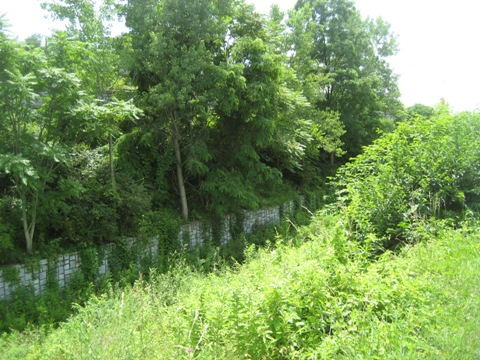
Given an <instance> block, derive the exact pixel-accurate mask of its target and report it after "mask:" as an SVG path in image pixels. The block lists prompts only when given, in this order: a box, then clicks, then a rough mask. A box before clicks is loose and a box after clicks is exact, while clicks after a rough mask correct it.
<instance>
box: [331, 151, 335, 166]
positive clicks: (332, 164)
mask: <svg viewBox="0 0 480 360" xmlns="http://www.w3.org/2000/svg"><path fill="white" fill-rule="evenodd" d="M330 165H331V166H332V167H333V166H335V154H334V153H333V152H332V153H330Z"/></svg>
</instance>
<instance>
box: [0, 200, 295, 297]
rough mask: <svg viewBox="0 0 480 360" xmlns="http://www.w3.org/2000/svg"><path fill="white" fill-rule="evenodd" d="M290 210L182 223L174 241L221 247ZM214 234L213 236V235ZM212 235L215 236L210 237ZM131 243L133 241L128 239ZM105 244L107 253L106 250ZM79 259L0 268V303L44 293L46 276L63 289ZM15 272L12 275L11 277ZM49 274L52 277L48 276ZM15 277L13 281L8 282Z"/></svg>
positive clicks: (154, 242) (153, 248)
mask: <svg viewBox="0 0 480 360" xmlns="http://www.w3.org/2000/svg"><path fill="white" fill-rule="evenodd" d="M293 209H294V202H293V201H289V202H286V203H284V204H283V205H280V206H273V207H269V208H265V209H261V210H255V211H245V212H243V213H241V214H240V215H228V216H226V217H224V218H223V219H220V220H218V221H219V222H220V223H219V224H204V223H201V222H198V221H195V222H191V223H188V224H184V225H182V226H181V227H180V231H179V233H178V240H179V241H180V243H182V244H184V245H186V243H187V242H188V244H189V245H190V247H192V248H194V247H195V246H199V245H202V244H204V243H205V242H206V241H207V240H209V239H210V240H212V239H215V238H216V239H217V241H218V242H220V243H221V244H226V243H227V242H228V241H230V240H231V238H232V232H234V231H233V229H234V228H235V229H240V230H242V231H243V233H244V234H248V233H251V232H252V231H253V230H254V229H255V227H264V226H267V225H271V224H277V223H279V221H280V219H281V218H282V215H283V214H287V213H290V212H291V211H293ZM215 232H216V233H215ZM214 233H215V234H214ZM131 241H135V239H131ZM109 246H111V245H106V247H107V251H108V247H109ZM158 247H159V244H158V239H151V241H150V242H149V244H148V245H147V247H146V249H145V252H146V253H151V254H152V255H156V254H157V252H158ZM107 258H108V257H106V258H105V259H103V261H102V263H101V265H100V267H99V268H98V274H99V275H101V274H105V273H106V272H107V271H108V270H109V269H108V259H107ZM81 262H82V259H81V256H80V254H79V253H78V252H74V253H70V254H63V255H59V256H58V258H57V259H56V261H50V262H49V261H47V260H46V259H44V260H40V261H39V262H38V264H35V266H33V268H32V266H30V267H29V266H28V265H25V264H18V265H12V266H9V267H8V268H7V267H3V268H0V300H5V299H7V300H8V299H10V298H11V294H12V291H14V290H15V289H16V288H17V287H18V286H25V285H32V286H33V288H34V290H35V295H40V294H43V293H44V292H45V289H46V286H47V276H48V274H49V271H50V276H51V277H54V278H55V279H56V281H57V282H58V284H59V286H60V287H61V288H64V287H65V286H66V285H67V284H68V283H69V282H70V280H71V278H72V276H73V274H74V273H75V272H77V271H78V270H80V265H81ZM49 266H50V267H51V268H50V269H49ZM14 273H16V274H14ZM52 273H53V274H52ZM12 274H14V275H12ZM11 277H15V278H16V281H13V282H11V281H8V280H9V279H10V278H11Z"/></svg>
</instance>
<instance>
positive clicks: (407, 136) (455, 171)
mask: <svg viewBox="0 0 480 360" xmlns="http://www.w3.org/2000/svg"><path fill="white" fill-rule="evenodd" d="M479 136H480V114H477V113H462V114H458V115H451V114H449V113H448V109H447V108H445V107H440V108H439V109H437V112H436V114H435V116H433V117H430V118H424V117H415V118H412V119H410V120H409V121H405V122H402V123H400V124H398V126H397V128H396V129H395V131H394V132H392V133H389V134H385V135H384V136H382V137H381V138H379V139H378V140H376V141H375V142H374V144H373V145H371V146H368V147H366V148H365V149H364V153H363V154H362V155H359V156H358V157H356V158H355V159H353V160H352V161H351V162H350V163H348V164H346V165H345V166H344V167H342V168H340V169H339V170H338V173H337V176H336V178H335V183H336V186H337V198H338V202H337V203H336V204H335V206H336V207H337V208H339V209H340V211H341V212H342V213H343V214H345V216H346V217H347V219H349V226H350V229H351V232H352V235H353V236H354V237H356V238H357V239H358V240H360V241H362V242H372V246H374V247H377V248H380V249H384V248H392V247H395V246H396V245H398V244H399V243H401V242H403V241H409V240H410V239H409V237H408V229H409V228H410V227H411V226H412V225H413V224H415V223H417V222H418V221H422V220H427V219H429V218H431V217H436V218H442V217H454V216H452V215H453V214H457V215H456V216H458V217H461V216H462V215H461V214H462V212H463V211H464V210H466V209H468V208H471V209H478V203H479V200H480V186H479V183H478V178H479V177H480V148H479V147H478V138H479ZM372 236H373V237H372ZM373 238H375V240H374V241H371V240H372V239H373Z"/></svg>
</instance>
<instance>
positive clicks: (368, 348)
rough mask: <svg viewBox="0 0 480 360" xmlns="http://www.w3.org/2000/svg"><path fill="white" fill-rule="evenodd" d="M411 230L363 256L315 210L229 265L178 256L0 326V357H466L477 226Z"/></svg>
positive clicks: (474, 349) (474, 325) (476, 275)
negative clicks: (31, 319) (56, 316)
mask: <svg viewBox="0 0 480 360" xmlns="http://www.w3.org/2000/svg"><path fill="white" fill-rule="evenodd" d="M419 230H421V231H422V232H423V234H424V235H427V234H428V237H429V240H428V241H424V242H422V243H419V244H417V245H415V246H411V247H405V248H404V249H402V250H401V251H400V252H399V253H398V254H395V253H392V252H386V253H385V254H383V255H382V256H380V257H379V258H378V259H377V260H376V261H373V262H372V261H371V259H369V256H368V253H367V252H365V251H364V249H363V248H362V246H359V245H358V243H354V242H351V241H349V240H347V238H346V236H345V231H344V229H343V228H342V221H341V219H340V218H335V217H325V216H317V217H315V218H314V219H313V222H312V224H311V225H310V226H308V227H305V228H302V229H301V230H300V233H299V235H298V237H297V238H296V239H293V241H292V242H288V243H289V244H286V243H287V241H284V242H285V244H284V245H279V246H277V247H275V248H270V249H264V250H260V251H258V252H257V251H254V250H253V249H250V250H248V251H247V252H248V254H249V255H248V256H249V258H248V261H247V263H246V264H245V265H244V266H241V267H240V268H239V269H236V270H235V269H233V270H232V269H229V268H222V269H220V270H218V271H217V272H215V273H213V274H210V275H202V274H199V273H197V272H195V271H193V270H192V269H189V268H187V267H185V266H182V265H179V266H178V267H177V268H176V269H175V270H174V271H172V272H171V273H169V274H168V275H161V276H158V277H157V278H156V279H155V280H154V281H153V282H151V283H148V284H147V283H142V282H141V281H139V282H137V283H136V284H135V285H134V286H133V287H130V288H127V289H125V290H124V291H121V292H116V293H110V294H108V295H104V296H102V297H100V298H95V299H92V300H91V301H90V302H89V303H88V305H87V306H86V307H84V308H82V309H80V311H79V314H78V315H77V316H75V317H73V318H71V319H70V320H69V321H68V322H67V323H65V324H63V325H62V326H61V327H60V328H59V329H58V330H55V331H53V332H51V333H50V334H48V335H46V336H45V335H42V334H41V333H40V332H38V331H33V332H31V333H23V334H13V335H10V336H7V335H5V336H4V337H3V338H2V339H1V343H0V353H1V354H2V356H1V358H2V359H15V358H24V359H85V358H89V359H106V358H110V359H140V358H148V359H179V358H180V359H181V358H199V359H226V358H230V359H245V358H252V359H262V358H263V359H296V358H298V359H300V358H303V359H305V358H311V359H314V358H321V359H323V358H326V359H327V358H328V359H329V358H334V357H335V358H345V359H351V358H354V357H355V358H365V359H375V358H382V359H387V358H393V359H417V358H427V359H447V358H455V359H473V358H476V357H478V356H480V320H479V319H480V316H479V315H480V314H479V309H480V296H478V289H479V285H480V256H479V255H480V243H479V242H478V238H479V234H480V227H479V226H478V224H477V225H471V226H466V227H464V228H462V229H458V230H453V229H448V228H446V227H444V226H443V225H442V224H441V223H440V222H434V223H427V224H425V225H424V226H422V228H421V229H420V228H419ZM294 244H297V245H294Z"/></svg>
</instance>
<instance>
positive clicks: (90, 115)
mask: <svg viewBox="0 0 480 360" xmlns="http://www.w3.org/2000/svg"><path fill="white" fill-rule="evenodd" d="M141 113H142V111H141V110H140V109H138V108H137V107H136V106H135V105H133V103H132V102H131V101H123V100H120V101H119V100H117V99H112V100H109V101H108V102H106V103H105V104H101V103H99V102H98V101H92V100H91V99H90V100H89V101H88V102H87V101H81V102H80V103H79V104H78V106H77V107H75V108H74V109H72V114H73V115H75V116H78V117H81V118H83V119H84V120H85V122H86V131H87V132H91V133H93V134H95V137H98V138H102V137H103V135H104V134H105V133H106V135H107V137H108V149H109V151H108V154H109V168H110V181H111V183H112V188H113V189H115V184H116V181H115V170H114V164H113V138H114V137H115V136H118V135H120V129H119V126H118V124H119V123H120V122H122V121H124V120H127V119H138V117H139V115H140V114H141Z"/></svg>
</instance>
